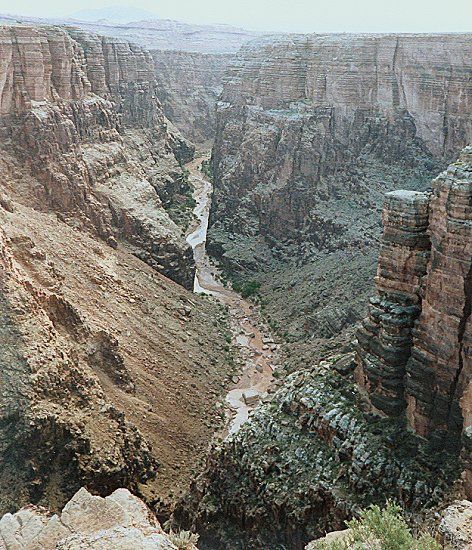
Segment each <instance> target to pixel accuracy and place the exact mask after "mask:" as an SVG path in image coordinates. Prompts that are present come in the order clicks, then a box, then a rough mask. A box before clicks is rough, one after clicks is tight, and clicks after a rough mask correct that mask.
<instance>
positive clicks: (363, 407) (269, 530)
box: [175, 147, 472, 549]
mask: <svg viewBox="0 0 472 550" xmlns="http://www.w3.org/2000/svg"><path fill="white" fill-rule="evenodd" d="M383 223H384V233H383V237H382V243H381V248H380V254H379V258H378V271H377V277H376V287H377V295H376V296H375V297H374V298H373V299H372V300H371V304H370V309H369V316H368V317H367V318H366V320H365V321H364V323H363V326H362V328H360V329H359V331H358V338H359V345H358V346H357V351H356V352H350V353H347V354H340V353H337V354H335V355H332V356H330V357H329V358H327V359H325V360H323V361H321V362H320V363H319V364H318V365H315V366H312V367H310V368H305V369H301V370H298V371H297V372H295V373H293V374H290V375H288V376H287V377H285V378H284V379H283V380H281V381H280V383H279V389H278V390H277V391H276V392H275V394H274V395H273V396H272V397H271V398H270V399H269V400H268V402H266V403H265V404H263V405H262V406H260V407H259V408H258V409H257V410H256V411H255V412H254V414H253V415H252V416H251V418H250V420H249V421H248V423H247V424H245V425H244V426H243V427H242V429H241V430H240V432H238V433H237V434H236V435H234V436H233V437H232V438H230V439H229V440H227V441H225V442H223V443H222V444H221V445H219V446H215V448H214V449H213V452H212V453H211V455H210V456H209V458H208V461H207V469H206V471H205V472H204V473H203V474H202V475H201V476H200V477H199V478H198V479H197V480H196V481H195V482H194V483H193V485H192V490H191V492H190V495H188V496H187V497H186V498H185V499H182V501H181V503H180V505H179V506H178V508H177V511H176V513H175V519H176V520H177V521H179V522H181V523H182V524H184V525H188V526H192V527H194V528H198V529H199V530H200V533H201V535H202V540H203V542H205V543H207V544H208V545H209V547H210V548H213V547H214V548H218V547H221V546H218V545H223V546H224V545H225V544H231V547H232V548H241V549H242V548H254V549H256V548H280V547H286V548H294V549H302V548H303V547H304V545H305V544H306V543H307V542H308V541H309V540H310V538H316V537H319V536H322V535H323V533H324V532H326V531H331V530H336V529H340V528H342V527H343V525H344V521H345V520H346V519H347V518H349V517H350V516H352V515H353V514H355V513H356V511H358V510H359V509H360V508H362V507H365V506H367V505H368V504H370V503H379V504H384V503H385V500H386V499H387V498H393V499H395V500H396V501H398V502H399V503H400V504H402V505H403V506H404V507H405V509H406V510H409V511H410V512H412V513H414V514H419V513H421V511H422V510H424V509H425V508H426V509H427V508H428V507H430V506H437V505H438V503H439V502H441V499H442V498H444V495H445V494H446V493H448V492H450V491H451V488H452V485H453V482H454V480H455V479H459V480H460V481H459V482H458V483H457V484H456V486H455V490H456V491H462V494H463V495H465V496H467V497H468V498H470V497H471V495H472V484H471V479H472V478H471V456H472V455H471V444H470V430H471V424H470V421H471V417H470V384H471V381H472V362H471V358H472V354H471V352H470V342H471V326H472V325H471V316H470V300H471V298H472V289H471V288H470V281H469V277H470V268H471V265H472V248H471V246H472V148H471V147H467V148H465V149H464V150H463V152H462V153H461V155H460V158H459V160H458V161H457V162H454V163H453V164H451V165H450V166H449V168H448V169H447V170H446V171H445V172H443V173H442V174H441V175H440V176H439V177H438V178H436V179H435V180H434V181H433V183H432V192H431V193H421V192H414V191H396V192H391V193H388V194H387V195H386V198H385V203H384V213H383ZM459 456H460V457H461V462H460V467H458V464H459V460H458V459H459ZM229 541H231V542H229Z"/></svg>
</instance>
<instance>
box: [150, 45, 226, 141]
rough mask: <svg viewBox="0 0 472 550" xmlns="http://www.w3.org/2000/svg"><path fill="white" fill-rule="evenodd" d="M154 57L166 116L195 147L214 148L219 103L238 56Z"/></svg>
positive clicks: (158, 53) (162, 53)
mask: <svg viewBox="0 0 472 550" xmlns="http://www.w3.org/2000/svg"><path fill="white" fill-rule="evenodd" d="M151 54H152V57H153V59H154V64H155V68H156V78H157V81H158V84H159V86H158V97H159V99H160V101H161V103H162V107H163V109H164V114H165V116H166V117H167V118H168V119H169V120H171V121H172V123H173V124H175V126H177V128H178V129H179V130H180V131H181V132H182V134H183V135H184V136H185V137H186V138H187V139H189V140H190V141H191V142H192V143H195V144H197V145H198V146H200V147H208V146H211V144H212V142H213V138H214V136H215V132H216V102H217V99H218V97H219V95H220V93H221V91H222V89H223V76H224V73H225V71H226V69H227V68H228V66H229V64H230V63H231V61H232V59H233V58H234V56H233V55H230V54H227V55H222V54H202V53H190V52H182V51H169V50H162V51H161V50H154V51H152V52H151Z"/></svg>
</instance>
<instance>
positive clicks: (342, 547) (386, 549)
mask: <svg viewBox="0 0 472 550" xmlns="http://www.w3.org/2000/svg"><path fill="white" fill-rule="evenodd" d="M348 526H349V529H350V531H349V532H348V533H347V535H346V536H345V537H342V538H341V539H339V540H333V541H331V542H322V541H320V542H318V543H315V545H314V550H356V549H359V550H361V549H362V550H440V548H441V546H440V545H439V544H438V543H437V542H436V541H435V540H434V539H433V537H432V536H431V535H429V534H422V535H420V536H419V537H415V536H414V535H413V534H412V532H411V530H410V529H409V527H408V525H407V523H406V521H405V519H404V517H403V515H402V510H401V508H400V507H399V506H398V505H396V504H394V503H392V502H387V505H386V507H385V508H383V509H382V508H380V507H379V506H376V505H375V506H370V507H369V508H367V509H365V510H363V511H362V512H361V513H360V515H359V518H358V519H353V520H352V521H350V522H349V523H348Z"/></svg>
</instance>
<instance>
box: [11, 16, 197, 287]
mask: <svg viewBox="0 0 472 550" xmlns="http://www.w3.org/2000/svg"><path fill="white" fill-rule="evenodd" d="M0 32H1V48H2V49H1V60H2V64H1V67H0V74H1V82H2V89H1V103H0V117H1V120H0V132H1V135H2V155H3V156H4V162H5V163H8V164H17V165H18V164H21V165H22V166H27V167H28V168H29V170H30V172H31V173H33V174H35V176H36V177H38V179H40V182H41V186H38V187H37V188H36V189H35V192H34V196H35V197H36V202H37V203H39V204H42V206H43V208H54V209H55V210H56V211H59V212H60V213H61V215H62V216H63V217H64V218H65V219H70V220H71V224H79V225H82V226H84V227H88V228H89V229H93V230H94V231H95V232H96V233H97V234H98V235H99V236H100V237H102V238H103V239H104V240H108V241H109V242H111V243H113V242H115V241H116V240H119V239H120V238H124V239H126V240H127V241H128V242H129V244H130V245H131V247H132V248H133V249H134V252H135V253H136V254H137V255H139V256H140V257H142V258H143V259H144V260H146V261H148V262H149V263H150V264H151V265H153V266H154V267H156V268H157V269H159V270H161V272H163V273H165V274H166V275H168V276H170V277H171V278H174V280H176V281H178V282H180V283H182V284H184V285H185V286H187V287H188V288H191V286H192V281H193V275H194V268H193V265H192V254H191V250H190V249H189V247H188V246H187V245H186V243H185V240H184V237H183V235H182V232H181V230H180V229H179V228H178V227H177V226H176V225H175V224H174V223H173V222H172V220H170V219H169V216H168V215H167V214H166V211H165V208H164V205H165V203H166V202H172V198H173V195H175V194H177V193H178V190H179V189H180V187H181V185H182V180H183V173H182V170H181V168H180V166H179V161H180V162H183V161H185V160H188V159H189V158H191V154H192V151H191V149H190V148H189V146H187V144H186V143H185V142H184V140H183V139H182V138H180V137H179V136H178V134H172V133H170V132H169V129H168V123H167V122H166V120H165V118H164V116H163V114H162V109H161V107H160V104H159V102H158V100H157V98H156V82H155V79H154V76H153V65H152V60H151V58H150V56H149V54H148V53H146V52H144V51H143V50H141V49H140V48H138V47H135V46H131V45H130V44H128V43H126V42H119V41H116V40H115V41H114V40H112V39H102V38H100V37H97V36H94V35H88V34H86V33H83V32H81V31H73V30H71V31H69V32H68V33H67V32H66V31H64V30H62V29H59V28H54V27H44V28H32V27H21V26H17V27H3V28H1V29H0ZM10 170H13V168H10Z"/></svg>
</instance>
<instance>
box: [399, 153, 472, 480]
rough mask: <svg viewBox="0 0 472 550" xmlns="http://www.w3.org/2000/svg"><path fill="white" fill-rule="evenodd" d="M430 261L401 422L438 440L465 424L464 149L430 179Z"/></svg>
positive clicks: (469, 423)
mask: <svg viewBox="0 0 472 550" xmlns="http://www.w3.org/2000/svg"><path fill="white" fill-rule="evenodd" d="M428 232H429V234H430V237H431V258H430V261H429V262H428V266H427V273H426V276H425V277H424V283H423V290H422V292H423V295H424V298H423V300H422V307H421V315H420V317H419V319H418V322H417V324H416V326H415V329H414V331H413V348H412V354H411V358H410V360H409V362H408V365H407V372H408V378H407V384H406V396H407V401H408V419H409V422H410V425H411V426H412V428H413V429H414V430H415V431H416V432H417V433H419V434H420V435H422V436H425V437H428V438H433V439H435V440H436V441H438V442H439V443H442V444H444V440H446V441H447V440H451V441H452V442H453V441H457V438H458V437H459V436H460V434H461V433H464V436H465V437H467V439H468V447H469V450H470V446H471V441H470V435H471V434H470V430H471V429H472V414H471V413H472V399H471V397H472V393H471V392H472V389H471V384H472V318H471V304H472V147H468V148H466V149H465V150H464V151H463V152H462V154H461V156H460V157H459V160H458V161H457V162H455V163H454V164H452V165H451V166H449V168H448V169H447V170H446V171H445V172H444V173H442V174H441V175H440V176H439V177H438V178H437V179H435V180H434V181H433V185H432V197H431V202H430V218H429V229H428ZM471 490H472V486H471Z"/></svg>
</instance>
